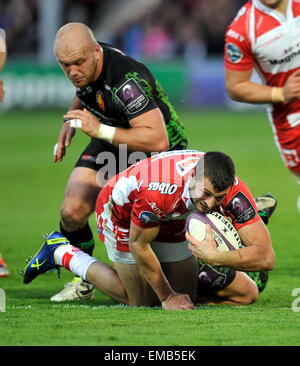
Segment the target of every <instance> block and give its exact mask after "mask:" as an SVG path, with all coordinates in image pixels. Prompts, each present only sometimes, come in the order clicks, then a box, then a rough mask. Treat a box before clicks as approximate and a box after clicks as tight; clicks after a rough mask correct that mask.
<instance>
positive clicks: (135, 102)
mask: <svg viewBox="0 0 300 366" xmlns="http://www.w3.org/2000/svg"><path fill="white" fill-rule="evenodd" d="M116 96H117V97H118V99H119V100H120V102H121V103H122V104H123V105H124V107H125V108H126V109H127V111H128V113H130V114H134V113H137V112H139V111H141V110H142V109H143V108H144V107H145V106H146V105H147V104H148V102H149V98H148V97H147V96H146V94H145V93H144V92H143V90H142V88H141V87H140V86H139V84H138V83H137V82H136V81H135V80H134V79H129V80H127V81H126V82H125V83H124V84H123V85H121V86H120V88H119V89H118V90H117V91H116Z"/></svg>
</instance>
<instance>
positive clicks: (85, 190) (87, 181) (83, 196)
mask: <svg viewBox="0 0 300 366" xmlns="http://www.w3.org/2000/svg"><path fill="white" fill-rule="evenodd" d="M96 173H97V172H96V171H95V170H94V169H90V168H85V167H76V168H74V169H73V171H72V173H71V175H70V178H69V181H68V184H67V188H66V191H65V199H64V201H70V200H71V201H73V202H74V204H78V205H80V204H82V202H84V203H85V204H87V205H89V206H91V208H92V209H93V210H94V206H95V201H96V198H97V196H98V194H99V191H100V187H99V185H98V183H97V181H96Z"/></svg>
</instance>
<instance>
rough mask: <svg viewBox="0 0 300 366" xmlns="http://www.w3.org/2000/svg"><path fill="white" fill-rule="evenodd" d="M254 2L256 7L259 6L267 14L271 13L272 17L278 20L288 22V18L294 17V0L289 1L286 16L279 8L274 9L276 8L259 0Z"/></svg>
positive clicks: (253, 0)
mask: <svg viewBox="0 0 300 366" xmlns="http://www.w3.org/2000/svg"><path fill="white" fill-rule="evenodd" d="M252 4H253V5H254V6H255V8H257V9H258V10H260V11H261V12H263V13H265V14H267V15H270V16H271V17H273V18H275V19H276V20H278V21H279V22H280V23H283V22H286V21H287V19H291V18H294V15H293V9H292V4H293V0H289V1H288V4H287V12H286V16H284V15H283V14H282V13H280V12H279V11H277V10H274V9H271V8H269V7H268V6H265V5H264V4H262V3H261V2H260V1H259V0H252Z"/></svg>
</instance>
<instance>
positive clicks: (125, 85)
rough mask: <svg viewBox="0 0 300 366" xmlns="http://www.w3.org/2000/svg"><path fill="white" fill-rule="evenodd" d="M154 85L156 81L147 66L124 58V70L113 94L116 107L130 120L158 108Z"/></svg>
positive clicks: (115, 84)
mask: <svg viewBox="0 0 300 366" xmlns="http://www.w3.org/2000/svg"><path fill="white" fill-rule="evenodd" d="M120 69H121V68H120ZM154 83H155V79H154V77H153V76H152V74H151V73H150V71H149V70H148V69H147V67H146V66H145V65H143V64H141V63H139V62H137V61H135V60H133V59H131V58H129V57H127V56H122V69H121V72H120V73H119V77H118V80H116V81H115V82H114V86H113V88H112V93H113V99H114V102H115V104H116V107H117V108H118V109H119V110H120V111H122V112H123V113H124V114H125V115H126V117H127V118H128V120H131V119H133V118H135V117H138V116H139V115H141V114H144V113H146V112H148V111H150V110H152V109H154V108H157V104H156V102H155V100H154Z"/></svg>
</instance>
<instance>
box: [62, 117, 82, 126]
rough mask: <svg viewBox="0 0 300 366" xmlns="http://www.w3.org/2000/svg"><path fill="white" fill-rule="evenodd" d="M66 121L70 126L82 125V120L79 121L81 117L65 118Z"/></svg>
mask: <svg viewBox="0 0 300 366" xmlns="http://www.w3.org/2000/svg"><path fill="white" fill-rule="evenodd" d="M66 123H68V124H69V125H70V127H74V128H81V127H82V121H81V119H78V118H73V119H67V120H66Z"/></svg>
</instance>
